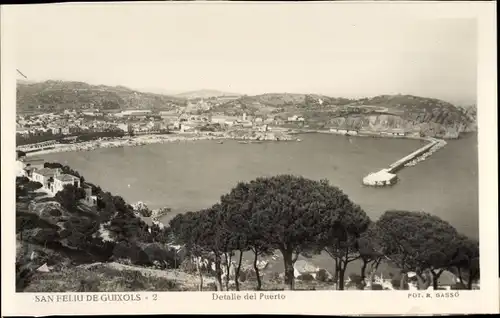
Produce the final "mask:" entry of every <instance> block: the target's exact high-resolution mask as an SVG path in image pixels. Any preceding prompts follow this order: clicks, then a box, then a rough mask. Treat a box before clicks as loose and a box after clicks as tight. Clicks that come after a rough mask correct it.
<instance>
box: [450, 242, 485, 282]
mask: <svg viewBox="0 0 500 318" xmlns="http://www.w3.org/2000/svg"><path fill="white" fill-rule="evenodd" d="M453 265H454V267H455V268H456V269H457V273H458V278H459V279H460V283H461V284H462V285H463V286H467V289H472V284H473V283H474V282H475V281H477V280H478V279H479V273H480V272H479V242H478V241H476V240H473V239H470V238H468V237H466V236H465V235H460V236H459V239H458V251H457V255H456V259H455V260H454V264H453Z"/></svg>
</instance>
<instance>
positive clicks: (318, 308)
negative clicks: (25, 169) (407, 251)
mask: <svg viewBox="0 0 500 318" xmlns="http://www.w3.org/2000/svg"><path fill="white" fill-rule="evenodd" d="M188 3H189V5H191V6H196V5H206V6H211V5H221V6H227V7H228V8H229V7H231V5H242V6H244V5H252V6H257V5H269V6H273V5H279V6H280V7H281V6H282V7H283V8H282V9H283V10H286V8H284V7H286V6H300V5H303V6H307V5H316V6H319V7H321V9H323V10H324V9H325V8H326V7H329V6H330V7H329V9H331V6H335V13H332V15H335V16H336V17H338V18H347V19H348V18H351V17H353V16H356V18H360V17H363V16H366V17H367V19H369V18H373V17H374V16H375V17H377V18H378V19H380V18H383V17H385V18H390V17H394V16H399V17H400V16H402V15H405V16H407V17H414V18H423V19H438V18H476V19H477V21H478V34H479V36H478V81H477V83H478V84H477V85H478V88H477V89H478V126H479V129H478V138H479V145H478V151H479V158H480V160H479V200H480V204H479V210H480V220H479V224H480V251H481V263H480V265H481V278H482V279H481V290H479V291H458V293H459V297H458V298H441V299H437V298H436V297H435V296H434V297H433V298H427V297H426V294H427V293H431V294H435V292H427V291H419V292H418V293H416V295H420V296H416V297H411V296H409V295H410V294H411V292H410V291H391V292H388V291H314V292H307V291H294V292H263V293H265V294H267V295H277V294H280V295H285V299H284V300H276V299H275V300H245V299H241V300H213V299H212V297H213V293H211V292H162V293H157V300H156V301H154V300H152V299H153V296H152V295H153V294H154V293H152V292H147V293H146V292H141V293H127V294H131V295H132V294H134V295H135V294H138V295H140V297H141V301H133V300H129V301H122V302H120V301H113V302H105V301H94V300H93V297H94V296H92V295H93V294H91V293H83V294H82V293H64V294H56V293H52V294H50V295H53V296H55V297H57V295H65V296H66V297H74V296H75V295H83V296H84V297H90V298H89V300H90V301H89V302H87V301H78V302H65V301H62V300H63V298H64V297H63V296H59V299H60V300H61V301H60V302H37V301H36V299H35V296H36V295H38V296H46V295H49V294H45V293H40V294H38V293H37V294H31V293H17V294H16V293H15V288H14V286H15V282H14V280H15V279H14V276H15V275H14V273H15V269H14V259H15V246H14V244H13V242H14V237H15V233H14V228H15V217H14V211H15V200H14V197H15V196H14V191H15V189H14V186H13V184H14V179H15V175H14V169H11V168H10V167H14V163H15V157H14V156H15V152H14V151H13V150H14V149H15V125H14V123H15V120H14V118H15V91H16V87H15V85H16V84H15V78H16V77H15V73H16V70H15V68H16V66H15V50H14V48H15V40H16V39H15V30H13V29H11V28H9V25H10V23H11V22H12V21H13V20H12V19H15V12H16V11H17V10H18V7H17V6H12V7H2V8H1V14H2V16H1V20H0V21H1V23H2V28H1V79H2V81H1V84H2V85H1V89H2V90H1V127H2V128H1V138H2V139H1V140H2V142H1V150H2V154H1V155H2V157H1V162H2V170H1V180H2V187H1V191H2V200H1V202H2V216H1V221H2V223H1V224H2V231H1V232H2V271H1V272H2V273H1V275H2V316H3V315H16V316H18V315H36V316H40V315H56V314H167V313H212V314H213V313H259V314H262V313H275V314H286V313H289V314H316V315H321V314H324V315H340V314H431V313H433V314H438V313H440V314H445V313H446V314H448V313H456V314H472V313H493V312H498V310H499V307H498V306H499V289H498V241H497V235H498V228H497V224H498V223H497V221H498V206H497V193H498V192H497V186H498V180H497V172H498V171H497V170H498V168H497V165H496V163H497V131H496V129H497V116H496V115H497V98H496V69H497V68H496V43H495V39H496V23H495V22H496V13H495V12H496V10H495V6H496V3H495V2H477V1H471V2H441V3H429V2H415V1H411V2H408V3H401V2H392V1H390V2H378V1H377V2H365V1H363V2H359V3H356V2H340V3H339V2H332V3H324V2H323V3H314V4H313V3H303V4H299V3H275V4H273V3H267V4H263V3H260V4H258V3H253V4H248V3H224V2H222V3H213V2H210V3H193V2H188ZM56 5H58V4H56ZM65 5H72V4H65ZM73 5H74V4H73ZM79 5H83V4H79ZM92 5H94V6H97V5H98V4H92ZM128 5H129V6H130V5H132V4H130V3H128ZM142 5H144V4H142ZM148 5H153V4H148ZM161 5H167V6H168V5H177V6H178V5H180V3H161ZM302 19H304V17H302ZM25 23H29V21H26V22H25ZM251 293H254V292H251V291H248V292H240V293H239V294H240V295H241V297H242V298H243V296H244V295H245V294H251ZM255 293H257V296H258V297H259V296H260V292H255ZM106 294H108V293H106ZM109 294H122V295H123V293H109ZM109 294H108V295H109ZM216 294H217V295H222V294H227V295H232V294H233V293H231V292H225V293H220V292H218V293H216ZM96 295H98V296H97V297H98V298H99V297H103V296H101V295H100V294H96ZM104 297H108V296H104ZM109 297H110V296H109ZM146 297H148V299H147V300H146ZM90 303H92V305H90Z"/></svg>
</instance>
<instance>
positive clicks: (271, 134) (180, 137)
mask: <svg viewBox="0 0 500 318" xmlns="http://www.w3.org/2000/svg"><path fill="white" fill-rule="evenodd" d="M239 132H240V133H241V132H243V134H238V131H231V132H195V133H193V132H191V133H190V132H187V133H186V132H185V133H172V134H162V135H160V134H144V135H139V136H124V137H120V138H104V139H100V140H92V141H85V142H80V143H76V144H56V145H54V146H52V147H51V148H50V149H42V150H39V151H33V152H27V153H26V156H27V157H33V156H39V155H46V154H51V153H60V152H76V151H91V150H96V149H100V148H121V147H136V146H144V145H150V144H163V143H173V142H192V141H200V140H219V141H223V140H238V141H242V142H243V143H247V142H248V143H252V141H255V142H264V141H300V139H299V138H296V137H294V136H295V135H299V134H310V133H319V134H329V135H339V136H346V137H349V138H350V137H365V138H367V137H371V138H384V139H385V138H393V139H413V140H423V141H428V142H429V143H433V142H436V141H439V143H440V145H441V146H444V145H446V141H444V140H443V139H438V138H434V137H417V136H389V135H373V134H357V135H345V134H339V133H335V132H331V131H328V130H314V129H309V130H301V129H292V130H289V131H286V130H277V131H268V132H258V131H239ZM278 135H279V136H278ZM439 148H441V147H439Z"/></svg>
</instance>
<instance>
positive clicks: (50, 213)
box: [48, 209, 62, 217]
mask: <svg viewBox="0 0 500 318" xmlns="http://www.w3.org/2000/svg"><path fill="white" fill-rule="evenodd" d="M48 214H49V215H50V216H54V217H59V216H62V213H61V211H59V210H58V209H52V210H50V211H49V213H48Z"/></svg>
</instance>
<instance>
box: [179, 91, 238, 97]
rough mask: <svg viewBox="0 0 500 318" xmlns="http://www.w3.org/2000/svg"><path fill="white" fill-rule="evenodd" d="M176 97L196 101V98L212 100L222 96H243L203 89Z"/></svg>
mask: <svg viewBox="0 0 500 318" xmlns="http://www.w3.org/2000/svg"><path fill="white" fill-rule="evenodd" d="M175 96H176V97H181V98H186V99H196V98H211V97H222V96H241V94H236V93H228V92H222V91H218V90H214V89H202V90H197V91H190V92H184V93H180V94H176V95H175Z"/></svg>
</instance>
